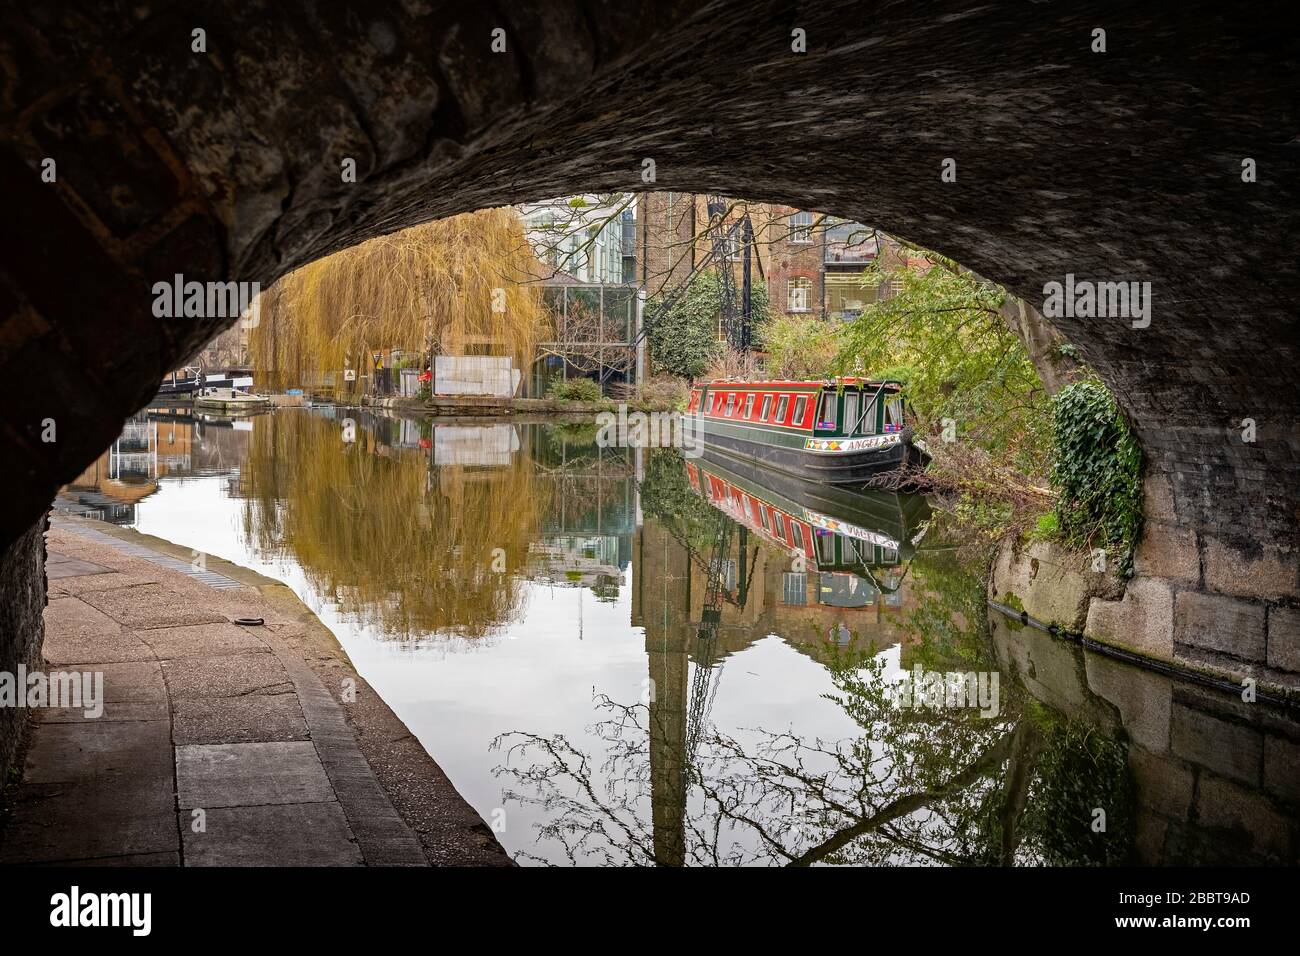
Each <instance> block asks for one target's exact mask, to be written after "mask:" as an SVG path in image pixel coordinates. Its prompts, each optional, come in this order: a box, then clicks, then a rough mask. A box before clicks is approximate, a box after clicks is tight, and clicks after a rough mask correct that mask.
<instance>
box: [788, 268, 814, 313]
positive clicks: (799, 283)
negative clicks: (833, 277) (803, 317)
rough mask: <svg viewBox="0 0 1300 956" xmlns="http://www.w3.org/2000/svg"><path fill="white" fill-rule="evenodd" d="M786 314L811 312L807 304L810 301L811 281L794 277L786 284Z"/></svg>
mask: <svg viewBox="0 0 1300 956" xmlns="http://www.w3.org/2000/svg"><path fill="white" fill-rule="evenodd" d="M786 289H787V290H788V292H787V302H786V311H787V312H809V311H811V309H810V306H809V303H810V302H811V301H812V279H806V278H804V277H803V276H795V277H794V278H792V279H791V280H790V281H789V282H788V283H786Z"/></svg>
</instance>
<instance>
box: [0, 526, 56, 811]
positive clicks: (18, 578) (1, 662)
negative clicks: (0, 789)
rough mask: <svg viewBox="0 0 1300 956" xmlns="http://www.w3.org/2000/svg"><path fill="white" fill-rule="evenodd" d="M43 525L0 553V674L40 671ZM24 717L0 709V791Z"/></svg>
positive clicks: (18, 712)
mask: <svg viewBox="0 0 1300 956" xmlns="http://www.w3.org/2000/svg"><path fill="white" fill-rule="evenodd" d="M44 608H45V522H44V521H41V522H40V524H39V525H37V526H35V527H33V528H31V529H29V530H28V531H27V532H25V533H24V534H22V535H20V536H19V537H18V539H17V540H16V541H14V542H13V543H12V544H10V545H9V546H8V547H7V548H5V549H3V550H0V672H8V673H10V674H16V672H17V670H18V666H19V665H20V664H22V665H25V666H26V667H27V668H28V669H33V668H39V667H40V666H41V644H42V642H43V641H44V638H45V626H44V624H43V622H42V619H41V612H42V611H43V610H44ZM27 713H28V712H27V711H26V710H22V709H19V708H16V707H0V786H3V785H4V783H5V781H7V780H8V779H9V768H10V766H11V764H12V762H13V758H14V754H15V753H16V751H17V749H18V745H19V742H20V740H21V737H22V730H23V725H24V721H25V720H26V716H27Z"/></svg>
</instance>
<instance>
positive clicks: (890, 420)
mask: <svg viewBox="0 0 1300 956" xmlns="http://www.w3.org/2000/svg"><path fill="white" fill-rule="evenodd" d="M902 430H903V396H901V395H898V394H895V395H894V397H893V398H891V399H890V400H889V401H887V402H885V431H887V432H897V431H902Z"/></svg>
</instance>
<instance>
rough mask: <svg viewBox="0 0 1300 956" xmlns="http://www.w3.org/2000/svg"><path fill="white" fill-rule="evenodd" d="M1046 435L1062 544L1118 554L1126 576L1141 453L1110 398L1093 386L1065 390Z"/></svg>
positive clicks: (1138, 519) (1137, 517) (1137, 523)
mask: <svg viewBox="0 0 1300 956" xmlns="http://www.w3.org/2000/svg"><path fill="white" fill-rule="evenodd" d="M1052 433H1053V437H1054V439H1055V442H1056V462H1055V464H1054V466H1053V468H1052V484H1053V485H1055V486H1056V488H1057V489H1058V492H1059V496H1058V498H1057V502H1056V516H1057V521H1058V524H1059V527H1060V534H1061V536H1062V538H1063V539H1064V540H1065V541H1066V542H1068V543H1069V544H1072V545H1074V546H1075V547H1080V548H1091V547H1105V548H1108V549H1112V548H1113V549H1116V550H1118V552H1119V562H1120V572H1121V573H1122V574H1126V575H1127V574H1131V573H1132V567H1133V548H1134V546H1135V545H1136V544H1137V539H1138V536H1139V534H1140V533H1141V530H1142V449H1141V448H1140V447H1139V446H1138V443H1137V439H1136V438H1134V436H1133V433H1132V432H1131V431H1130V430H1129V427H1128V423H1127V422H1125V421H1124V419H1123V417H1122V416H1121V415H1120V412H1119V409H1118V407H1117V406H1116V405H1115V398H1114V396H1112V395H1111V393H1110V391H1109V390H1108V389H1107V388H1106V386H1105V385H1103V384H1101V383H1100V382H1097V381H1083V382H1075V383H1073V384H1071V385H1067V386H1066V387H1065V388H1063V389H1061V391H1059V392H1058V393H1057V394H1056V396H1055V398H1053V399H1052Z"/></svg>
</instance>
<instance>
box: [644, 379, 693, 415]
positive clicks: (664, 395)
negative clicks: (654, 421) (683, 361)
mask: <svg viewBox="0 0 1300 956" xmlns="http://www.w3.org/2000/svg"><path fill="white" fill-rule="evenodd" d="M690 397H691V392H690V387H689V386H688V385H687V384H686V383H685V382H684V381H682V380H681V379H680V378H674V377H673V376H671V375H657V376H655V377H654V378H652V379H649V380H647V381H645V382H642V383H641V387H640V388H638V389H637V398H638V399H639V400H640V402H641V403H642V404H643V405H647V406H651V407H653V408H654V409H675V410H677V411H685V410H686V405H687V403H688V402H689V401H690Z"/></svg>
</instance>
